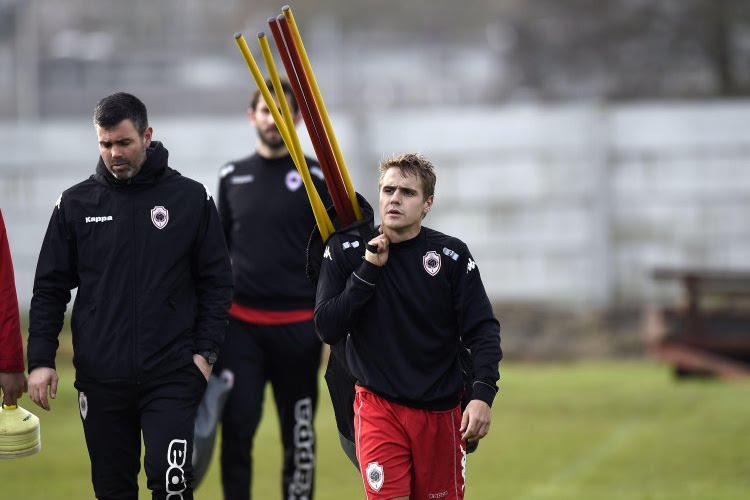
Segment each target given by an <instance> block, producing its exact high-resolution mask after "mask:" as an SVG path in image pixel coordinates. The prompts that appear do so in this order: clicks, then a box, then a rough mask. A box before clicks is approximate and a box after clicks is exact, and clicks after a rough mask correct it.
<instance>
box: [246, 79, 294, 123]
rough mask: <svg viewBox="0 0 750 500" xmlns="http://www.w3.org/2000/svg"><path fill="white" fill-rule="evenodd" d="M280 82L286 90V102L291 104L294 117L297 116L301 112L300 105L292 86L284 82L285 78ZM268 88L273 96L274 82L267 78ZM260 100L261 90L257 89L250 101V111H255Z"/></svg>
mask: <svg viewBox="0 0 750 500" xmlns="http://www.w3.org/2000/svg"><path fill="white" fill-rule="evenodd" d="M280 80H281V88H282V89H284V95H285V96H286V101H287V102H288V103H289V111H291V112H292V115H296V114H297V112H298V111H299V105H298V104H297V99H295V98H294V91H293V90H292V86H291V84H290V83H289V82H288V81H287V80H284V79H283V78H280ZM266 87H268V89H269V90H270V91H271V95H273V81H271V79H270V78H266ZM259 100H260V90H258V89H255V92H253V97H252V98H251V99H250V109H252V110H253V111H255V107H256V106H257V105H258V101H259ZM266 104H268V103H266Z"/></svg>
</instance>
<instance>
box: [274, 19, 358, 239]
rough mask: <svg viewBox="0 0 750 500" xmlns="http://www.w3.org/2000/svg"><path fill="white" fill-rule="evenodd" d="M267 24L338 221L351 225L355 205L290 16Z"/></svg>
mask: <svg viewBox="0 0 750 500" xmlns="http://www.w3.org/2000/svg"><path fill="white" fill-rule="evenodd" d="M268 24H269V27H270V28H271V33H272V35H273V38H274V41H275V42H276V45H277V47H278V49H279V55H280V56H281V61H282V63H283V64H284V68H285V69H286V73H287V77H288V78H289V82H290V83H291V85H292V90H293V91H294V96H295V98H296V99H297V103H298V104H299V108H300V111H301V112H302V118H303V120H304V122H305V126H306V127H307V131H308V133H309V135H310V139H311V142H312V144H313V148H314V149H315V155H316V156H317V157H318V161H319V162H320V166H321V169H322V170H323V177H324V179H325V182H326V186H327V187H328V192H329V193H330V194H331V200H332V201H333V206H334V207H335V209H336V214H337V215H338V219H339V225H340V227H346V226H349V225H350V224H353V223H354V222H355V221H356V217H355V215H354V209H353V208H352V205H351V202H350V200H349V196H348V193H347V191H346V187H345V186H344V181H343V179H342V177H341V172H340V171H339V168H338V164H337V162H336V158H335V156H334V153H333V149H332V148H331V144H330V141H329V139H328V136H327V134H326V130H325V126H324V124H323V120H322V118H321V116H320V110H319V109H318V107H317V105H316V103H315V98H314V96H313V92H312V88H311V87H310V83H309V80H308V78H307V74H306V73H305V70H304V67H303V65H302V61H301V59H300V55H299V51H298V50H297V47H296V45H295V44H294V38H293V37H292V34H291V32H290V31H289V25H288V23H287V20H286V18H285V17H284V16H283V15H280V16H278V17H277V18H276V20H273V18H271V19H269V20H268Z"/></svg>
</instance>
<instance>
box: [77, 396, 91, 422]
mask: <svg viewBox="0 0 750 500" xmlns="http://www.w3.org/2000/svg"><path fill="white" fill-rule="evenodd" d="M78 409H79V410H81V418H82V419H83V420H86V415H88V414H89V400H88V398H87V397H86V393H85V392H83V391H81V392H79V393H78Z"/></svg>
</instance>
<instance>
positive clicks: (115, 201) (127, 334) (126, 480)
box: [28, 93, 232, 499]
mask: <svg viewBox="0 0 750 500" xmlns="http://www.w3.org/2000/svg"><path fill="white" fill-rule="evenodd" d="M94 123H95V127H96V133H97V137H98V142H99V153H100V155H101V156H100V158H99V163H98V165H97V167H96V173H95V174H94V175H92V176H91V177H89V178H88V179H87V180H85V181H83V182H81V183H79V184H76V185H75V186H73V187H71V188H69V189H67V190H66V191H64V192H63V193H62V195H61V196H60V198H59V199H58V200H57V204H56V206H55V208H54V210H53V213H52V218H51V220H50V223H49V227H48V228H47V233H46V235H45V237H44V242H43V244H42V249H41V252H40V254H39V262H38V264H37V270H36V276H35V279H34V293H33V298H32V300H31V310H30V326H29V343H28V364H29V395H30V397H31V399H32V400H33V401H34V402H35V403H36V404H38V405H39V406H41V407H42V408H44V409H45V410H49V409H50V405H49V401H48V395H49V397H51V398H55V396H56V392H57V384H58V376H57V373H56V371H55V354H56V350H57V346H58V340H57V337H58V335H59V333H60V330H61V328H62V324H63V315H64V312H65V307H66V304H67V303H68V301H69V300H70V295H71V293H70V292H71V290H72V289H73V288H78V292H77V295H76V299H75V303H74V305H73V315H72V319H71V329H72V332H73V350H74V357H73V363H74V365H75V368H76V380H75V386H76V388H77V389H78V400H79V407H80V413H81V420H82V422H83V429H84V434H85V436H86V444H87V446H88V451H89V457H90V459H91V475H92V482H93V485H94V491H95V493H96V497H97V498H99V499H114V498H129V499H136V498H137V496H138V493H137V492H138V482H137V476H138V471H139V469H140V454H141V434H142V439H143V442H144V443H145V447H146V454H145V460H144V468H145V471H146V475H147V478H148V487H149V489H150V490H152V492H153V498H155V499H164V498H170V499H192V498H193V493H192V485H191V481H192V464H191V453H192V441H193V424H194V419H195V412H196V409H197V407H198V404H199V402H200V400H201V397H202V395H203V392H204V390H205V387H206V379H207V377H208V376H209V374H210V372H211V364H212V363H213V362H214V361H215V359H216V356H217V353H218V351H219V349H220V347H221V344H222V341H223V338H224V332H225V329H226V324H227V315H228V309H229V305H230V300H231V294H232V276H231V268H230V262H229V254H228V251H227V248H226V243H225V241H224V238H223V236H222V232H221V225H220V223H219V218H218V213H217V210H216V207H215V205H214V202H213V200H212V198H211V196H210V194H209V193H208V191H207V190H206V188H205V187H204V186H202V185H201V184H199V183H197V182H195V181H193V180H190V179H188V178H186V177H183V176H181V175H180V174H179V173H178V172H177V171H175V170H173V169H171V168H170V167H169V166H168V165H167V163H168V162H167V160H168V152H167V150H166V149H165V148H164V146H163V145H162V144H161V143H159V142H157V141H152V140H151V136H152V128H151V127H149V126H148V118H147V113H146V107H145V106H144V105H143V103H142V102H141V101H140V100H138V99H137V98H136V97H134V96H132V95H130V94H126V93H117V94H113V95H110V96H108V97H105V98H103V99H102V100H100V101H99V103H98V104H97V105H96V109H95V114H94Z"/></svg>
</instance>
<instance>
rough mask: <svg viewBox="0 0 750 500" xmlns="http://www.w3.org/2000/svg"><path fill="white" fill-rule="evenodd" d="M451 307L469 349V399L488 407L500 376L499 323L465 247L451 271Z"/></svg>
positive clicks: (462, 337) (495, 391)
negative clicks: (452, 295)
mask: <svg viewBox="0 0 750 500" xmlns="http://www.w3.org/2000/svg"><path fill="white" fill-rule="evenodd" d="M453 290H454V300H453V301H454V307H455V309H456V315H457V317H458V326H459V331H460V332H461V340H462V342H463V344H464V346H466V347H467V348H468V349H469V350H470V351H471V359H472V364H473V366H474V380H473V382H472V390H473V393H472V399H481V400H482V401H484V402H486V403H487V404H489V405H490V406H492V402H493V400H494V398H495V394H496V393H497V390H498V389H497V381H498V380H499V379H500V373H499V363H500V360H501V359H502V357H503V352H502V349H501V348H500V323H499V322H498V320H497V318H495V315H494V313H493V312H492V305H491V304H490V300H489V298H488V297H487V292H486V291H485V289H484V284H483V283H482V278H481V276H480V275H479V269H478V268H477V266H476V262H474V259H473V258H472V256H471V253H469V250H468V249H465V251H463V252H461V259H460V260H459V265H458V266H457V267H456V272H455V274H454V289H453Z"/></svg>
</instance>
